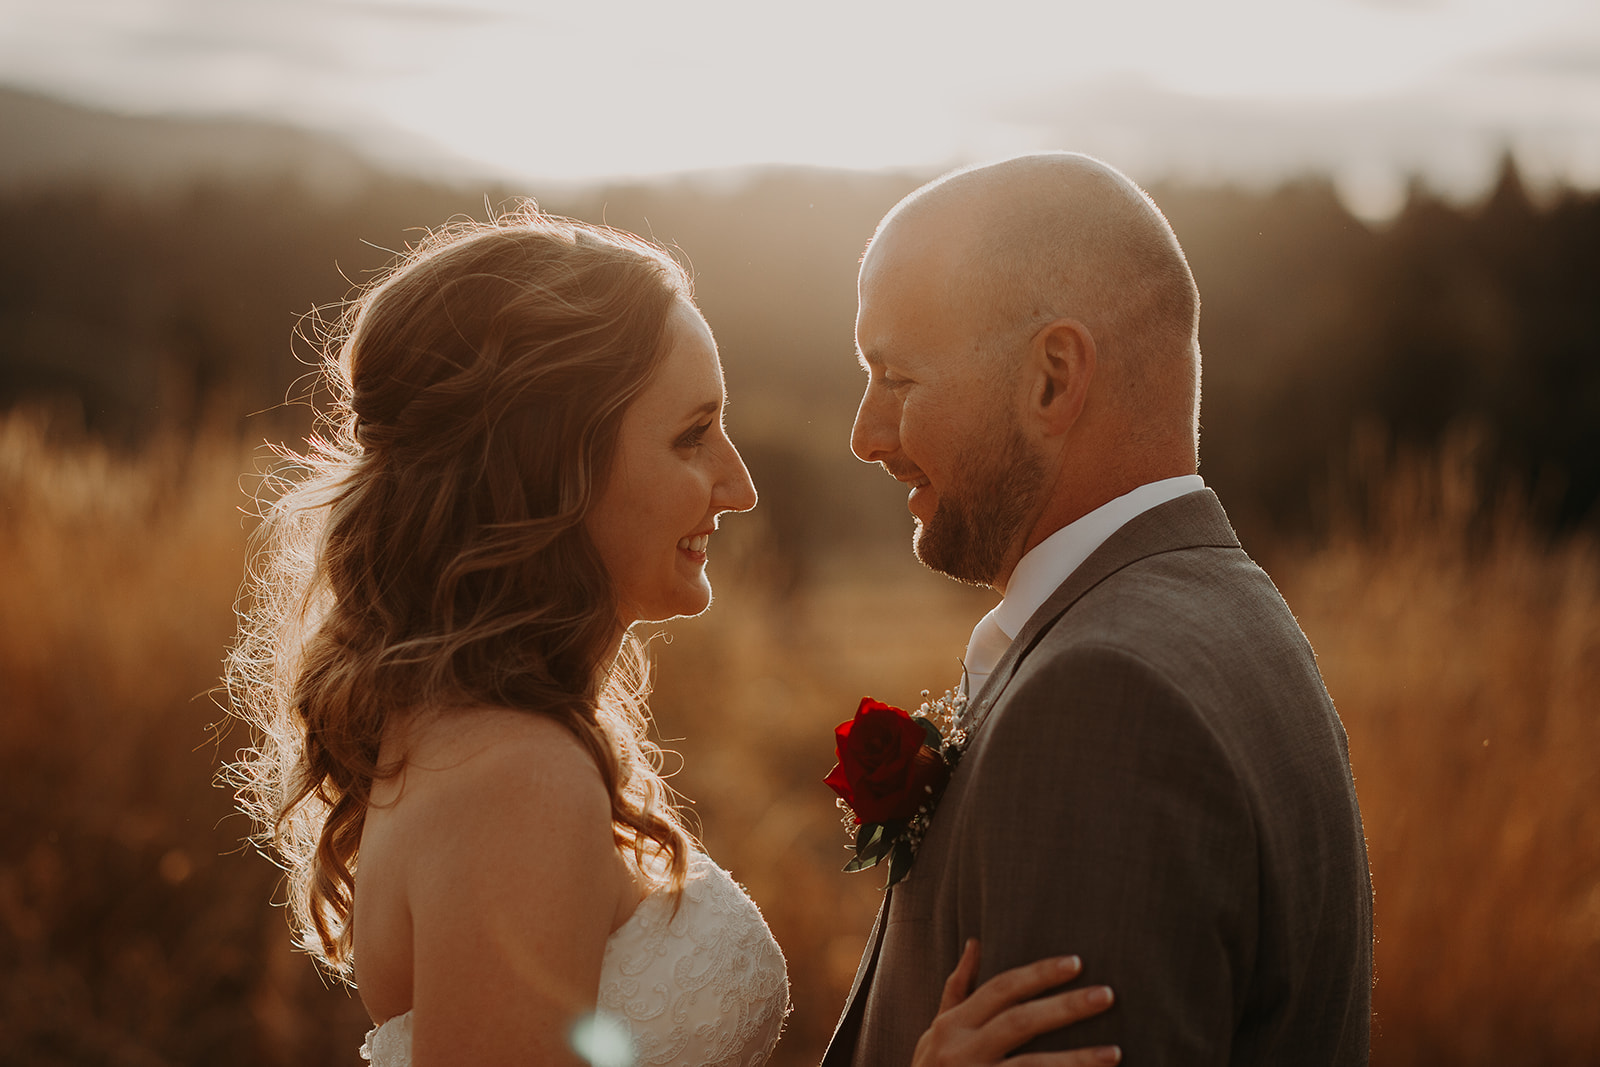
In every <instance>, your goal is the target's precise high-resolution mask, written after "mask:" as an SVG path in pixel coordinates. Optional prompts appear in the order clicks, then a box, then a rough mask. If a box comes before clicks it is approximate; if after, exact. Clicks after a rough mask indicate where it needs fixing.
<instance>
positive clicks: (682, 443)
mask: <svg viewBox="0 0 1600 1067" xmlns="http://www.w3.org/2000/svg"><path fill="white" fill-rule="evenodd" d="M711 427H712V422H711V421H707V422H703V423H701V424H700V425H699V426H693V427H690V428H689V429H688V430H687V431H686V432H685V433H684V434H683V436H682V437H679V438H678V440H677V441H676V442H675V444H676V446H677V447H678V448H694V447H696V446H697V445H699V444H701V443H702V442H704V441H705V439H706V434H708V433H710V432H711Z"/></svg>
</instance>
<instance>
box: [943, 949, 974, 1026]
mask: <svg viewBox="0 0 1600 1067" xmlns="http://www.w3.org/2000/svg"><path fill="white" fill-rule="evenodd" d="M977 974H978V939H977V938H975V937H969V938H967V943H966V944H965V945H963V946H962V947H961V959H960V960H958V961H957V962H956V969H955V970H953V971H951V972H950V977H949V978H946V979H945V980H944V995H943V996H942V997H940V998H939V1012H940V1013H941V1014H943V1013H944V1012H947V1011H949V1010H950V1009H951V1008H953V1007H955V1006H956V1005H957V1004H960V1003H961V1002H962V1001H963V1000H966V999H967V993H968V992H969V991H971V989H972V980H973V978H975V977H977Z"/></svg>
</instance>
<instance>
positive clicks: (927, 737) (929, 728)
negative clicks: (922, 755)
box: [916, 715, 944, 752]
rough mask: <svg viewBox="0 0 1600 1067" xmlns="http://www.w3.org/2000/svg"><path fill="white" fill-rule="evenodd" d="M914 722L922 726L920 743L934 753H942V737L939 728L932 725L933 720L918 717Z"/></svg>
mask: <svg viewBox="0 0 1600 1067" xmlns="http://www.w3.org/2000/svg"><path fill="white" fill-rule="evenodd" d="M916 721H917V722H919V723H921V724H922V734H923V741H922V743H923V744H925V745H927V746H928V747H929V748H931V749H933V750H934V751H935V752H942V751H944V735H943V734H941V733H940V732H939V728H938V727H937V726H935V725H933V720H932V719H925V718H923V717H922V716H921V715H918V716H917V717H916Z"/></svg>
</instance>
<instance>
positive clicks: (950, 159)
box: [0, 0, 1600, 217]
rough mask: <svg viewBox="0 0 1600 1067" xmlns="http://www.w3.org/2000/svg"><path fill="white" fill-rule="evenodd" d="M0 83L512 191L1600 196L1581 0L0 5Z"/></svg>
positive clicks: (1586, 9)
mask: <svg viewBox="0 0 1600 1067" xmlns="http://www.w3.org/2000/svg"><path fill="white" fill-rule="evenodd" d="M0 82H5V83H9V84H12V85H17V86H22V87H26V88H33V89H40V90H45V91H49V92H56V93H60V94H63V95H66V96H69V97H71V98H73V99H77V100H80V101H85V102H89V103H94V104H99V105H103V106H112V107H115V108H119V109H122V110H126V111H131V112H137V113H172V112H176V113H189V114H207V115H215V114H229V115H247V116H261V117H267V118H273V119H280V120H287V121H290V122H293V123H297V124H300V125H305V126H309V127H312V128H315V129H320V130H329V131H333V132H336V133H338V134H340V135H341V136H344V137H347V138H352V139H354V140H357V141H359V142H360V143H361V145H362V146H363V147H365V148H367V149H368V150H370V151H374V152H377V153H380V154H384V155H386V156H387V157H388V158H390V159H395V158H401V159H404V160H407V161H410V160H415V161H416V162H417V163H418V165H419V166H421V167H428V166H432V165H433V162H432V158H434V153H435V152H436V153H437V154H438V156H442V157H448V158H453V159H457V160H461V161H466V162H467V163H468V164H469V165H471V166H472V167H475V168H482V169H483V170H485V171H486V172H488V173H493V174H497V175H503V176H508V177H515V178H518V179H531V180H538V179H545V180H554V181H562V182H569V181H590V180H596V179H610V178H618V177H650V176H656V175H661V174H670V173H675V172H682V171H697V170H706V169H717V168H728V167H740V166H745V165H749V164H766V163H785V164H810V165H817V166H829V167H849V168H858V169H878V168H888V167H894V168H916V169H919V170H920V169H929V168H937V167H943V166H949V165H956V164H960V163H966V162H971V161H974V160H979V159H986V158H992V157H995V156H1001V155H1007V154H1011V153H1014V152H1019V151H1028V150H1035V149H1043V148H1071V149H1076V150H1081V151H1087V152H1090V153H1093V154H1095V155H1099V156H1101V157H1103V158H1105V159H1107V160H1109V161H1111V162H1113V163H1115V164H1117V165H1118V166H1120V167H1122V168H1123V169H1124V170H1127V171H1128V172H1129V173H1130V174H1132V175H1133V176H1134V177H1136V178H1138V179H1140V180H1142V181H1147V182H1149V181H1156V180H1160V179H1162V178H1168V177H1179V178H1191V179H1198V180H1204V181H1238V182H1245V183H1249V184H1252V185H1257V186H1259V185H1265V184H1270V183H1273V182H1277V181H1280V180H1282V179H1284V178H1286V177H1290V176H1293V175H1296V174H1302V173H1307V172H1322V173H1329V174H1331V175H1333V176H1334V178H1335V180H1336V182H1337V183H1338V185H1339V188H1340V190H1341V192H1342V193H1343V194H1344V196H1345V198H1346V201H1347V202H1348V203H1350V204H1351V205H1352V206H1353V207H1355V208H1357V209H1358V210H1359V211H1361V212H1362V213H1364V214H1366V215H1369V216H1373V217H1381V216H1382V215H1383V214H1384V213H1385V212H1386V211H1392V210H1393V209H1394V208H1395V207H1397V206H1398V204H1399V202H1400V198H1401V197H1402V195H1403V190H1404V186H1405V182H1406V180H1407V179H1408V177H1409V176H1412V175H1417V176H1420V177H1422V178H1423V179H1424V180H1426V181H1427V182H1428V183H1429V184H1430V185H1432V186H1433V187H1434V188H1436V189H1437V190H1439V191H1441V192H1443V193H1446V194H1447V195H1450V196H1453V197H1459V198H1469V197H1471V196H1472V195H1474V194H1476V193H1477V192H1479V191H1481V189H1482V188H1483V185H1484V183H1485V181H1486V179H1487V178H1488V177H1489V176H1491V175H1492V174H1493V173H1494V170H1495V168H1496V166H1497V164H1498V159H1499V157H1500V154H1501V153H1502V152H1503V151H1504V150H1505V149H1507V148H1511V149H1513V150H1515V151H1516V153H1517V155H1518V159H1519V161H1520V162H1521V163H1522V165H1523V167H1524V169H1525V171H1526V172H1527V174H1528V176H1529V177H1530V179H1531V180H1532V182H1533V183H1534V184H1535V185H1536V186H1538V185H1541V184H1552V183H1555V182H1563V181H1564V182H1567V183H1570V184H1574V185H1577V186H1579V187H1581V188H1596V187H1600V0H1101V2H1098V3H1084V2H1081V0H987V2H982V3H977V2H974V3H966V4H950V3H943V2H940V0H918V2H908V0H892V2H891V0H883V2H878V0H815V2H812V3H809V4H803V5H802V4H783V5H778V4H770V3H763V2H760V0H706V2H692V0H679V2H667V0H617V2H613V3H602V2H593V3H584V2H581V0H571V2H568V3H564V4H553V3H547V2H540V0H0ZM429 146H431V147H429Z"/></svg>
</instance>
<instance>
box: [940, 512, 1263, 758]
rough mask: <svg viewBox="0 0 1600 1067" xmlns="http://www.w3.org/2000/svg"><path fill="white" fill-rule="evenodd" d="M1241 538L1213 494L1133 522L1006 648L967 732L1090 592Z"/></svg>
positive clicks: (975, 702) (1059, 590) (975, 704)
mask: <svg viewBox="0 0 1600 1067" xmlns="http://www.w3.org/2000/svg"><path fill="white" fill-rule="evenodd" d="M1238 547H1239V538H1238V536H1237V535H1236V534H1235V533H1234V532H1233V527H1232V526H1231V525H1230V524H1229V523H1228V516H1227V514H1226V513H1225V512H1224V511H1223V510H1222V503H1221V501H1219V500H1218V499H1217V495H1216V494H1215V493H1213V492H1212V491H1211V490H1209V489H1202V490H1197V491H1196V492H1193V493H1186V494H1185V495H1183V496H1180V497H1178V498H1177V499H1176V500H1169V501H1167V502H1166V503H1165V504H1160V505H1158V506H1156V507H1153V508H1151V509H1150V510H1149V511H1146V512H1143V513H1141V514H1139V515H1136V516H1134V517H1133V518H1132V519H1130V520H1129V521H1128V522H1127V524H1126V525H1124V526H1123V527H1122V528H1121V529H1120V530H1118V531H1117V532H1116V533H1114V534H1112V535H1111V536H1110V537H1109V538H1107V539H1106V542H1105V544H1103V545H1101V546H1100V547H1099V548H1097V549H1095V551H1094V553H1093V554H1092V555H1091V556H1090V557H1089V558H1088V559H1086V560H1084V561H1083V563H1082V564H1081V565H1079V567H1078V569H1077V570H1075V571H1073V572H1072V573H1071V574H1070V575H1068V576H1067V580H1066V581H1064V582H1062V583H1061V585H1060V587H1059V588H1057V589H1056V591H1055V592H1054V593H1052V594H1050V598H1049V599H1048V600H1046V601H1045V602H1044V603H1043V604H1042V605H1040V607H1039V610H1038V611H1036V612H1034V613H1033V615H1032V616H1031V617H1030V618H1029V619H1028V621H1027V622H1026V623H1025V624H1023V627H1022V630H1021V631H1020V632H1019V633H1018V634H1017V636H1016V639H1015V640H1013V641H1012V642H1011V647H1010V648H1008V649H1006V652H1005V655H1003V656H1001V657H1000V662H999V663H996V664H995V668H994V671H993V672H992V673H991V674H990V675H989V678H988V680H987V681H985V682H984V685H983V688H982V689H980V690H978V695H977V696H976V697H975V698H974V699H973V701H972V704H971V705H970V706H969V707H968V709H967V713H966V715H965V716H964V718H963V723H964V725H965V727H966V730H967V733H968V734H969V735H970V734H972V733H975V732H976V731H977V729H978V727H980V726H981V725H982V724H983V721H984V720H985V719H987V718H988V716H989V712H990V710H991V709H992V708H993V707H994V706H995V705H996V704H997V703H999V700H1000V697H1001V695H1002V694H1004V692H1005V690H1006V687H1007V686H1008V685H1009V684H1010V683H1011V679H1012V678H1013V677H1015V676H1016V673H1017V667H1018V666H1019V665H1020V664H1021V662H1022V660H1023V658H1024V657H1026V656H1027V654H1028V653H1029V652H1032V651H1033V649H1034V647H1035V646H1036V645H1038V643H1039V639H1040V638H1042V637H1043V636H1044V635H1045V633H1046V632H1047V631H1048V630H1049V629H1050V627H1052V626H1054V625H1055V623H1056V621H1057V620H1059V619H1060V618H1061V616H1063V615H1065V614H1066V613H1067V611H1068V610H1069V609H1071V607H1072V605H1073V604H1075V603H1077V602H1078V601H1079V600H1080V599H1082V598H1083V596H1084V594H1086V593H1088V592H1089V590H1091V589H1093V588H1094V587H1095V586H1097V585H1099V584H1100V583H1101V582H1103V581H1105V580H1106V579H1107V578H1109V577H1111V576H1112V575H1113V574H1116V573H1117V572H1118V571H1120V570H1122V569H1123V568H1124V567H1127V566H1130V565H1131V564H1134V563H1137V562H1139V561H1140V560H1142V559H1148V558H1149V557H1151V556H1156V555H1160V554H1162V553H1164V552H1178V551H1182V550H1183V549H1186V548H1238Z"/></svg>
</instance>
